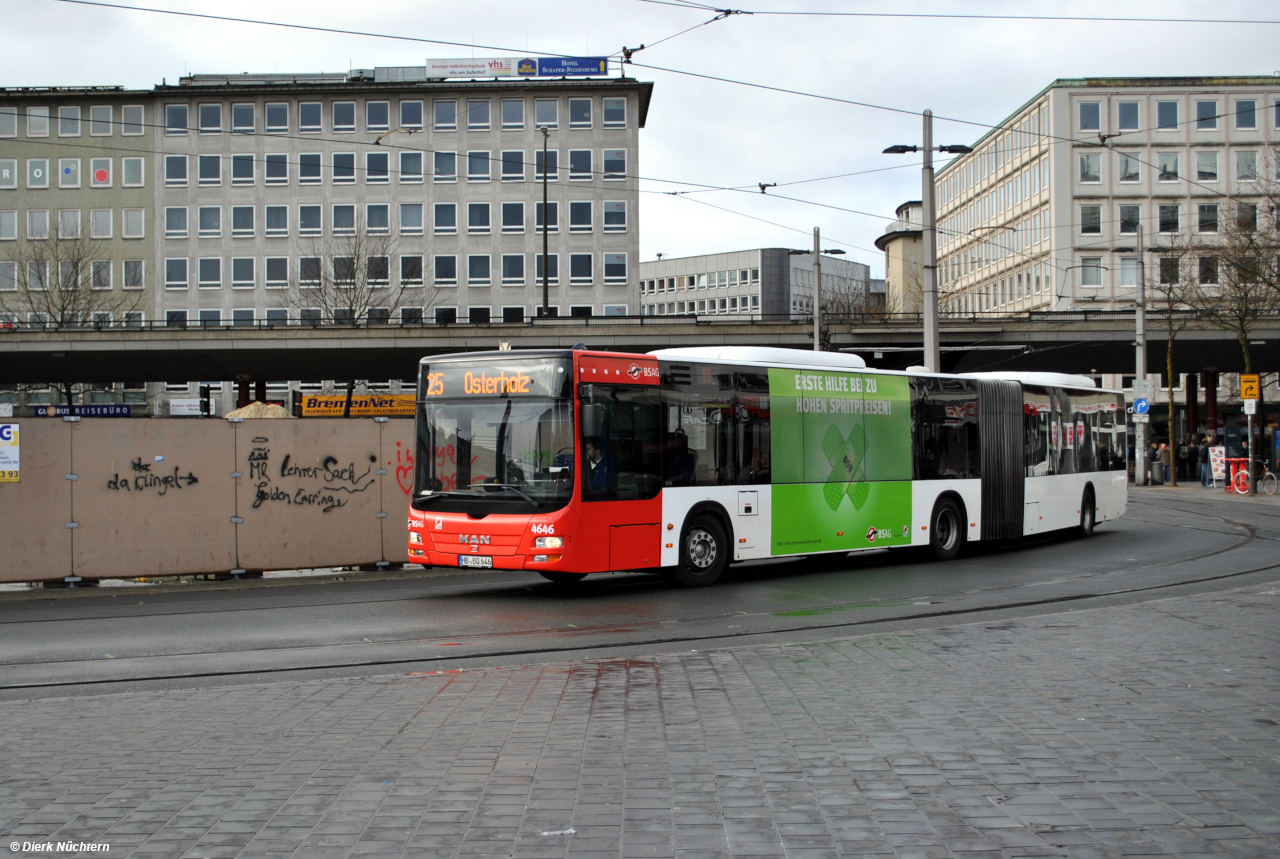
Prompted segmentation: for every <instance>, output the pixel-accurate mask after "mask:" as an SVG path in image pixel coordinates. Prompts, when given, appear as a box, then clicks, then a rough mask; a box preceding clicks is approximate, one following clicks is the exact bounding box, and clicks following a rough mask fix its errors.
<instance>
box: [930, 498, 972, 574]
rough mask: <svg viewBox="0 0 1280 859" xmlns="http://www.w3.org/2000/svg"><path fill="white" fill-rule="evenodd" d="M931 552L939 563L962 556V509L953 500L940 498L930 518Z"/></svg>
mask: <svg viewBox="0 0 1280 859" xmlns="http://www.w3.org/2000/svg"><path fill="white" fill-rule="evenodd" d="M929 532H930V533H929V551H931V552H933V556H934V557H935V558H937V559H938V560H939V561H950V560H951V559H952V558H954V557H955V556H956V555H958V554H960V545H961V544H962V543H963V542H964V523H963V522H962V520H961V516H960V507H959V506H958V505H957V504H956V502H955V501H954V500H953V499H951V498H939V499H938V503H937V504H934V505H933V515H932V516H930V517H929Z"/></svg>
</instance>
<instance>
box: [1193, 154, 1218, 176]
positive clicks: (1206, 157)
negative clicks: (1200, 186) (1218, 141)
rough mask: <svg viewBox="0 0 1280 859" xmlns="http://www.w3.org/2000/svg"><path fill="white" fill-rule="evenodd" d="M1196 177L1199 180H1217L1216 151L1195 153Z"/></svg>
mask: <svg viewBox="0 0 1280 859" xmlns="http://www.w3.org/2000/svg"><path fill="white" fill-rule="evenodd" d="M1196 179H1197V180H1198V181H1200V182H1217V181H1218V153H1216V152H1197V153H1196Z"/></svg>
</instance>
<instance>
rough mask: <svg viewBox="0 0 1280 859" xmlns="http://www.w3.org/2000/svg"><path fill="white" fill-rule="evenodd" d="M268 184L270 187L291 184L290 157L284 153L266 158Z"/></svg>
mask: <svg viewBox="0 0 1280 859" xmlns="http://www.w3.org/2000/svg"><path fill="white" fill-rule="evenodd" d="M265 161H266V177H267V178H266V182H267V184H268V185H288V184H289V156H288V155H285V154H283V153H280V154H272V155H268V156H266V159H265Z"/></svg>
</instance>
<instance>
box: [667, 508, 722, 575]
mask: <svg viewBox="0 0 1280 859" xmlns="http://www.w3.org/2000/svg"><path fill="white" fill-rule="evenodd" d="M728 565H729V538H728V537H727V536H725V532H724V526H723V525H721V524H720V521H719V520H718V519H716V517H714V516H710V515H708V514H706V513H701V514H698V515H697V516H694V517H693V518H691V519H690V520H689V521H688V522H686V523H685V526H684V530H683V531H681V533H680V566H678V567H676V568H675V570H673V571H672V573H673V578H674V579H675V580H676V581H677V582H679V583H680V584H681V585H682V586H684V587H686V588H704V587H706V586H707V585H710V584H714V583H715V581H716V579H718V578H720V574H721V573H723V572H724V569H725V567H727V566H728Z"/></svg>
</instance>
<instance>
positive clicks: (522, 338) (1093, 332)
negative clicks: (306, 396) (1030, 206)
mask: <svg viewBox="0 0 1280 859" xmlns="http://www.w3.org/2000/svg"><path fill="white" fill-rule="evenodd" d="M812 330H813V326H812V323H811V322H806V321H804V320H796V321H790V320H787V321H781V322H778V321H755V322H752V321H726V320H720V319H714V320H696V319H694V318H692V317H592V318H585V319H583V318H571V319H551V320H534V321H532V322H524V323H489V324H476V325H472V324H467V323H457V324H448V325H434V324H426V325H420V326H416V325H415V326H398V325H360V326H355V325H318V326H315V327H312V326H309V325H307V326H301V325H288V326H276V327H269V326H266V325H259V326H224V327H218V328H200V327H191V328H168V327H161V326H155V327H143V328H110V329H101V330H98V329H94V328H92V327H83V328H76V327H72V328H49V329H29V328H22V327H19V328H14V329H8V330H3V331H0V383H14V382H19V383H21V382H50V381H54V382H63V381H71V382H114V381H131V382H163V381H170V382H185V381H190V380H198V379H222V380H232V379H236V378H246V377H247V378H252V379H281V380H283V379H336V380H345V379H350V378H356V379H394V378H411V377H412V376H413V375H414V367H415V365H416V364H417V362H418V360H419V359H420V358H422V357H423V356H425V355H432V354H440V353H444V352H462V351H482V350H489V349H496V348H498V345H499V343H501V342H506V343H510V344H511V347H512V348H513V349H526V348H544V347H552V348H554V347H561V348H571V347H572V346H574V345H575V344H578V343H582V344H584V345H586V346H588V347H590V348H593V349H613V350H619V351H634V352H644V351H648V350H650V349H658V348H663V347H670V346H710V345H762V344H768V345H774V346H787V347H794V348H799V349H811V348H812V344H813V339H812ZM828 330H829V332H830V340H831V342H830V348H831V349H832V350H840V351H849V352H856V353H857V354H860V355H862V356H863V357H864V358H866V359H867V363H868V365H870V366H873V367H882V368H890V369H900V368H903V367H906V366H908V365H910V364H916V363H919V361H920V351H919V350H920V344H921V341H922V336H923V334H922V331H923V329H922V326H921V322H920V320H919V318H918V317H916V316H914V315H906V316H904V315H897V316H890V317H883V318H873V317H866V318H854V319H837V320H833V321H832V323H831V324H830V326H829V329H828ZM1148 332H1149V333H1148V338H1149V343H1148V358H1147V360H1148V367H1149V368H1150V369H1151V370H1152V371H1153V372H1154V371H1156V370H1161V369H1163V368H1164V363H1165V337H1166V334H1165V330H1164V328H1162V326H1161V321H1160V319H1159V317H1155V316H1152V317H1149V319H1148ZM1250 341H1251V344H1252V345H1251V347H1250V348H1251V350H1252V353H1253V360H1254V367H1255V369H1260V370H1264V371H1265V370H1269V369H1274V368H1277V367H1280V317H1277V318H1274V319H1268V320H1266V321H1265V322H1264V323H1262V324H1260V325H1259V326H1258V330H1257V331H1256V332H1255V333H1254V335H1253V336H1252V337H1251V338H1250ZM941 342H942V348H943V365H944V369H946V370H949V371H955V372H968V371H976V370H988V369H990V370H994V369H1001V370H1056V371H1060V372H1076V373H1090V372H1099V373H1125V372H1132V371H1133V366H1134V350H1133V343H1134V319H1133V314H1132V313H1126V312H1101V311H1081V312H1069V313H1037V314H1030V315H1024V316H1016V317H1008V316H1004V317H997V316H988V317H981V316H975V317H966V318H963V319H955V318H946V319H943V320H942V325H941ZM1174 351H1175V367H1174V370H1175V372H1188V373H1189V372H1198V371H1200V370H1203V369H1205V368H1216V369H1218V370H1220V371H1222V372H1239V371H1241V370H1243V359H1242V357H1241V353H1240V347H1239V345H1238V343H1237V342H1236V340H1235V337H1234V335H1232V334H1230V333H1229V332H1224V331H1220V330H1218V329H1215V328H1212V327H1211V326H1209V325H1208V324H1206V323H1204V322H1203V321H1201V320H1198V319H1191V320H1190V324H1189V327H1188V328H1187V330H1184V331H1182V332H1180V333H1179V334H1178V336H1177V339H1176V344H1175V350H1174Z"/></svg>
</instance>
